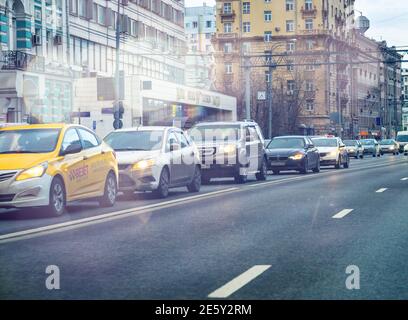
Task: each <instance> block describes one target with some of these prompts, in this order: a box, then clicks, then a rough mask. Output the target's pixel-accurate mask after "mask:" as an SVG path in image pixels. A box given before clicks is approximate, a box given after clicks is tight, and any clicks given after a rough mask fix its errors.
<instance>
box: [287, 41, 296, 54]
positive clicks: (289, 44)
mask: <svg viewBox="0 0 408 320" xmlns="http://www.w3.org/2000/svg"><path fill="white" fill-rule="evenodd" d="M295 49H296V44H295V42H293V41H289V42H287V43H286V51H287V52H293V51H295Z"/></svg>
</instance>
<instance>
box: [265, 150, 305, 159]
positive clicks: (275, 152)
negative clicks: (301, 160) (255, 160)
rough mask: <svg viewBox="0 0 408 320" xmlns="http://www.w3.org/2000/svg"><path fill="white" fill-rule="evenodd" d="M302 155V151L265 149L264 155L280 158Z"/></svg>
mask: <svg viewBox="0 0 408 320" xmlns="http://www.w3.org/2000/svg"><path fill="white" fill-rule="evenodd" d="M299 152H301V153H304V150H302V149H266V154H267V155H268V156H281V157H288V156H291V155H293V154H295V153H299Z"/></svg>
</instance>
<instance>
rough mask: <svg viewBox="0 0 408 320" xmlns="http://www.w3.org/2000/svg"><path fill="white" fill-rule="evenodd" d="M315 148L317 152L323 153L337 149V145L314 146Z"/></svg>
mask: <svg viewBox="0 0 408 320" xmlns="http://www.w3.org/2000/svg"><path fill="white" fill-rule="evenodd" d="M316 148H317V150H319V152H324V153H328V152H333V151H337V147H316Z"/></svg>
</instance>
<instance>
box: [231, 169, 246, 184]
mask: <svg viewBox="0 0 408 320" xmlns="http://www.w3.org/2000/svg"><path fill="white" fill-rule="evenodd" d="M234 180H235V183H238V184H244V183H246V182H247V176H246V175H242V174H239V172H237V173H236V174H235V176H234Z"/></svg>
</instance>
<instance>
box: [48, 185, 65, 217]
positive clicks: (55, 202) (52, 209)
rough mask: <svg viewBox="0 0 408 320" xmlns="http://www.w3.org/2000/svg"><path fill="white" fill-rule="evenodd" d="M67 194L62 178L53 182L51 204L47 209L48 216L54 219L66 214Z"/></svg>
mask: <svg viewBox="0 0 408 320" xmlns="http://www.w3.org/2000/svg"><path fill="white" fill-rule="evenodd" d="M65 205H66V192H65V186H64V183H63V181H62V179H61V178H59V177H56V178H54V179H53V180H52V182H51V187H50V203H49V205H48V206H47V208H46V211H47V214H48V215H50V216H52V217H59V216H62V215H63V214H64V213H65Z"/></svg>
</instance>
